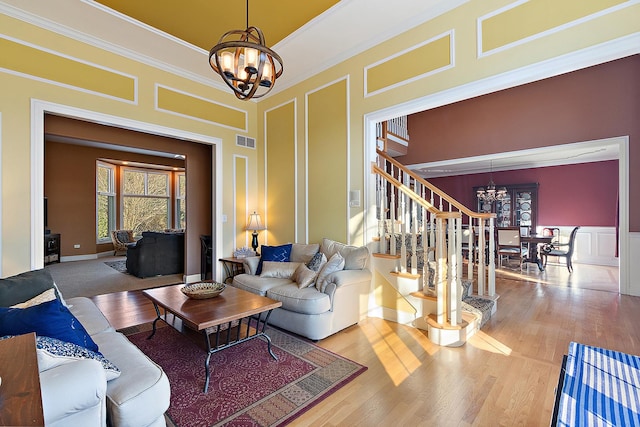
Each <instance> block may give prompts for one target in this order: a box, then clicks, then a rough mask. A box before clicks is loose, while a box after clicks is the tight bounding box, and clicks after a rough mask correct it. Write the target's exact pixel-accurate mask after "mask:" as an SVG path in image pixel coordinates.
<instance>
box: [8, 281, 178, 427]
mask: <svg viewBox="0 0 640 427" xmlns="http://www.w3.org/2000/svg"><path fill="white" fill-rule="evenodd" d="M51 287H53V288H54V291H55V294H56V295H57V297H58V298H57V299H58V300H59V301H60V302H61V304H62V305H64V306H66V307H67V309H68V311H70V312H71V313H72V315H73V316H74V317H75V319H77V321H79V322H80V323H81V324H82V326H83V327H84V329H85V330H86V332H87V333H88V334H89V336H90V337H91V339H92V340H93V341H94V342H95V344H97V345H98V348H99V352H100V353H101V354H102V355H103V356H104V358H106V359H107V361H109V362H111V363H112V364H113V365H115V367H117V369H112V370H110V369H107V368H105V367H104V366H103V364H101V363H100V362H99V361H96V360H94V359H90V358H83V357H78V356H77V355H75V354H71V356H69V355H68V354H67V353H64V354H63V353H57V352H56V353H54V355H53V356H51V353H49V351H50V350H51V349H50V348H46V347H45V349H44V350H43V349H42V348H41V345H42V343H43V341H45V340H49V341H54V342H57V341H56V340H50V338H43V336H42V335H44V334H40V336H39V337H38V346H39V347H38V367H39V370H40V387H41V392H42V405H43V410H44V419H45V424H46V425H47V427H56V426H59V427H63V426H64V427H70V426H71V427H73V426H78V427H90V426H107V425H108V426H111V427H116V426H122V427H133V426H139V427H149V426H153V427H156V426H165V425H166V422H165V418H164V413H165V411H166V410H167V409H168V408H169V398H170V388H169V380H168V378H167V376H166V374H165V373H164V371H163V370H162V368H160V367H159V366H158V365H157V364H155V363H154V362H153V361H152V360H151V359H149V358H148V357H147V356H146V355H145V354H144V353H142V351H140V350H139V349H138V348H137V347H136V346H134V345H133V344H132V343H131V342H130V341H129V340H128V339H127V338H126V337H125V336H124V335H122V334H121V333H119V332H116V331H115V330H114V328H113V327H112V326H111V325H110V324H109V322H108V320H107V319H106V317H105V316H104V315H103V314H102V312H101V311H100V310H99V309H98V307H97V306H96V305H95V304H94V303H93V301H91V300H90V299H89V298H84V297H78V298H70V299H68V300H66V301H65V300H64V299H62V297H61V295H60V294H59V291H58V290H57V288H56V287H55V284H54V283H53V280H52V279H51V276H50V275H49V273H48V272H46V270H36V271H31V272H27V273H23V274H21V275H18V276H13V277H11V278H7V279H1V280H0V307H15V306H14V304H16V303H18V302H22V301H27V300H29V299H33V298H34V297H35V298H39V296H40V295H43V292H45V291H48V290H49V289H50V288H51ZM47 302H48V303H49V304H51V303H57V302H58V301H47ZM41 307H43V306H41ZM26 309H29V307H26ZM32 309H33V307H32ZM36 310H38V309H37V308H36ZM3 313H6V309H3ZM25 313H26V312H25ZM56 316H57V314H56ZM72 319H73V317H72ZM75 319H73V321H75ZM6 334H7V331H6V330H5V331H3V333H2V334H0V335H6ZM16 335H17V334H16ZM47 342H48V341H47ZM117 370H119V371H120V372H119V374H118V373H117ZM113 377H115V378H113ZM108 378H109V380H108Z"/></svg>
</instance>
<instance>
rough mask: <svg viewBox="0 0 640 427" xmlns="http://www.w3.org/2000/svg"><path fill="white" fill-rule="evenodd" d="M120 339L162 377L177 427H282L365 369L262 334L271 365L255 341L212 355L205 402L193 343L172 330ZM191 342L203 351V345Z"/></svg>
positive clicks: (199, 356) (278, 335) (280, 335)
mask: <svg viewBox="0 0 640 427" xmlns="http://www.w3.org/2000/svg"><path fill="white" fill-rule="evenodd" d="M145 329H147V328H145ZM134 330H135V329H134ZM138 330H140V329H138ZM123 332H124V333H125V334H127V335H128V338H129V339H130V340H131V342H133V343H134V344H135V345H137V346H138V347H139V348H140V349H141V350H142V351H143V352H144V353H145V354H146V355H147V356H149V357H150V358H151V359H152V360H153V361H155V362H156V363H158V364H159V365H160V366H162V368H163V369H164V371H165V372H166V374H167V376H168V377H169V382H170V384H171V403H170V407H169V410H168V411H167V415H168V417H169V418H170V419H171V421H172V422H173V423H174V424H175V425H176V426H178V427H197V426H207V427H208V426H281V425H286V424H288V423H290V422H291V421H293V420H294V419H295V418H297V417H299V416H300V415H302V414H303V413H305V412H306V411H307V410H309V409H310V408H311V407H313V406H314V405H316V404H317V403H318V402H320V401H321V400H323V399H325V398H326V397H327V396H329V395H330V394H331V393H333V392H335V391H336V390H338V389H339V388H341V387H343V386H344V385H345V384H347V383H348V382H350V381H351V380H353V379H354V378H355V377H357V376H358V375H360V374H361V373H363V372H364V371H365V370H366V369H367V368H366V367H365V366H362V365H360V364H358V363H356V362H353V361H351V360H349V359H346V358H344V357H342V356H339V355H337V354H335V353H332V352H329V351H327V350H325V349H323V348H321V347H318V346H316V345H314V344H312V343H310V342H307V341H304V340H302V339H299V338H297V337H294V336H292V335H289V334H287V333H285V332H283V331H280V330H277V329H274V328H268V330H267V334H268V335H269V336H270V337H271V340H272V348H273V351H274V353H275V354H276V356H277V357H278V360H277V361H276V360H273V358H271V356H270V355H269V353H268V352H267V343H266V341H265V340H263V339H262V338H256V339H252V340H249V341H245V342H243V343H241V344H238V345H235V346H233V347H230V348H227V349H225V350H222V351H219V352H217V353H214V354H213V355H212V356H211V362H210V368H211V370H212V372H211V380H210V383H209V391H208V393H206V394H205V393H203V392H202V389H203V387H204V380H205V373H204V361H205V358H206V351H205V350H204V348H203V347H204V345H199V344H197V343H196V341H194V339H193V338H194V337H193V336H187V335H189V334H187V335H185V334H182V333H180V332H178V331H177V330H176V329H174V328H173V327H162V328H159V329H158V330H157V332H156V335H155V336H154V337H153V339H151V340H148V339H147V337H148V336H149V332H147V331H145V332H138V333H134V334H133V335H129V334H130V333H131V332H133V331H132V330H131V329H129V330H125V331H123ZM197 338H200V339H201V341H202V342H203V343H204V338H202V337H201V336H198V337H197Z"/></svg>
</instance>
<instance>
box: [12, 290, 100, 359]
mask: <svg viewBox="0 0 640 427" xmlns="http://www.w3.org/2000/svg"><path fill="white" fill-rule="evenodd" d="M29 332H35V333H36V335H40V336H44V337H50V338H56V339H59V340H61V341H66V342H70V343H73V344H77V345H80V346H82V347H84V348H86V349H89V350H91V351H96V352H97V351H98V345H97V344H96V343H95V342H94V341H93V339H91V336H89V334H88V333H87V330H86V329H85V328H84V326H82V324H81V323H80V321H79V320H78V319H76V317H75V316H74V315H73V314H71V312H70V311H69V309H68V308H67V307H65V306H64V305H62V303H61V302H60V300H59V299H54V300H52V301H48V302H44V303H42V304H38V305H34V306H32V307H28V308H6V307H0V336H2V335H21V334H27V333H29Z"/></svg>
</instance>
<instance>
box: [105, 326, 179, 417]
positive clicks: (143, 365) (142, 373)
mask: <svg viewBox="0 0 640 427" xmlns="http://www.w3.org/2000/svg"><path fill="white" fill-rule="evenodd" d="M95 339H96V342H97V343H98V345H99V346H100V348H101V349H102V352H103V355H104V356H105V357H106V358H107V359H109V360H110V361H111V362H113V363H114V364H115V365H116V366H117V367H118V368H119V369H120V371H122V375H120V377H118V378H115V379H113V380H111V381H109V382H108V383H107V414H108V419H109V425H112V426H148V425H155V424H153V423H154V422H156V420H157V419H158V418H162V414H164V412H165V411H166V410H167V409H168V408H169V397H170V395H171V391H170V387H169V380H168V378H167V376H166V374H165V373H164V371H163V370H162V368H160V367H159V366H158V365H157V364H156V363H154V362H153V361H152V360H151V359H149V358H148V357H147V356H146V355H145V354H144V353H143V352H142V351H141V350H140V349H139V348H138V347H136V346H135V345H133V344H132V343H131V341H129V340H128V339H127V338H126V337H125V336H124V335H122V334H121V333H119V332H107V333H103V334H98V335H96V337H95Z"/></svg>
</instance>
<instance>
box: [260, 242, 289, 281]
mask: <svg viewBox="0 0 640 427" xmlns="http://www.w3.org/2000/svg"><path fill="white" fill-rule="evenodd" d="M291 246H292V245H291V243H287V244H286V245H280V246H266V245H262V249H261V251H262V255H261V256H260V262H258V268H257V269H256V275H258V276H259V275H260V273H262V261H275V262H289V257H290V256H291Z"/></svg>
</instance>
